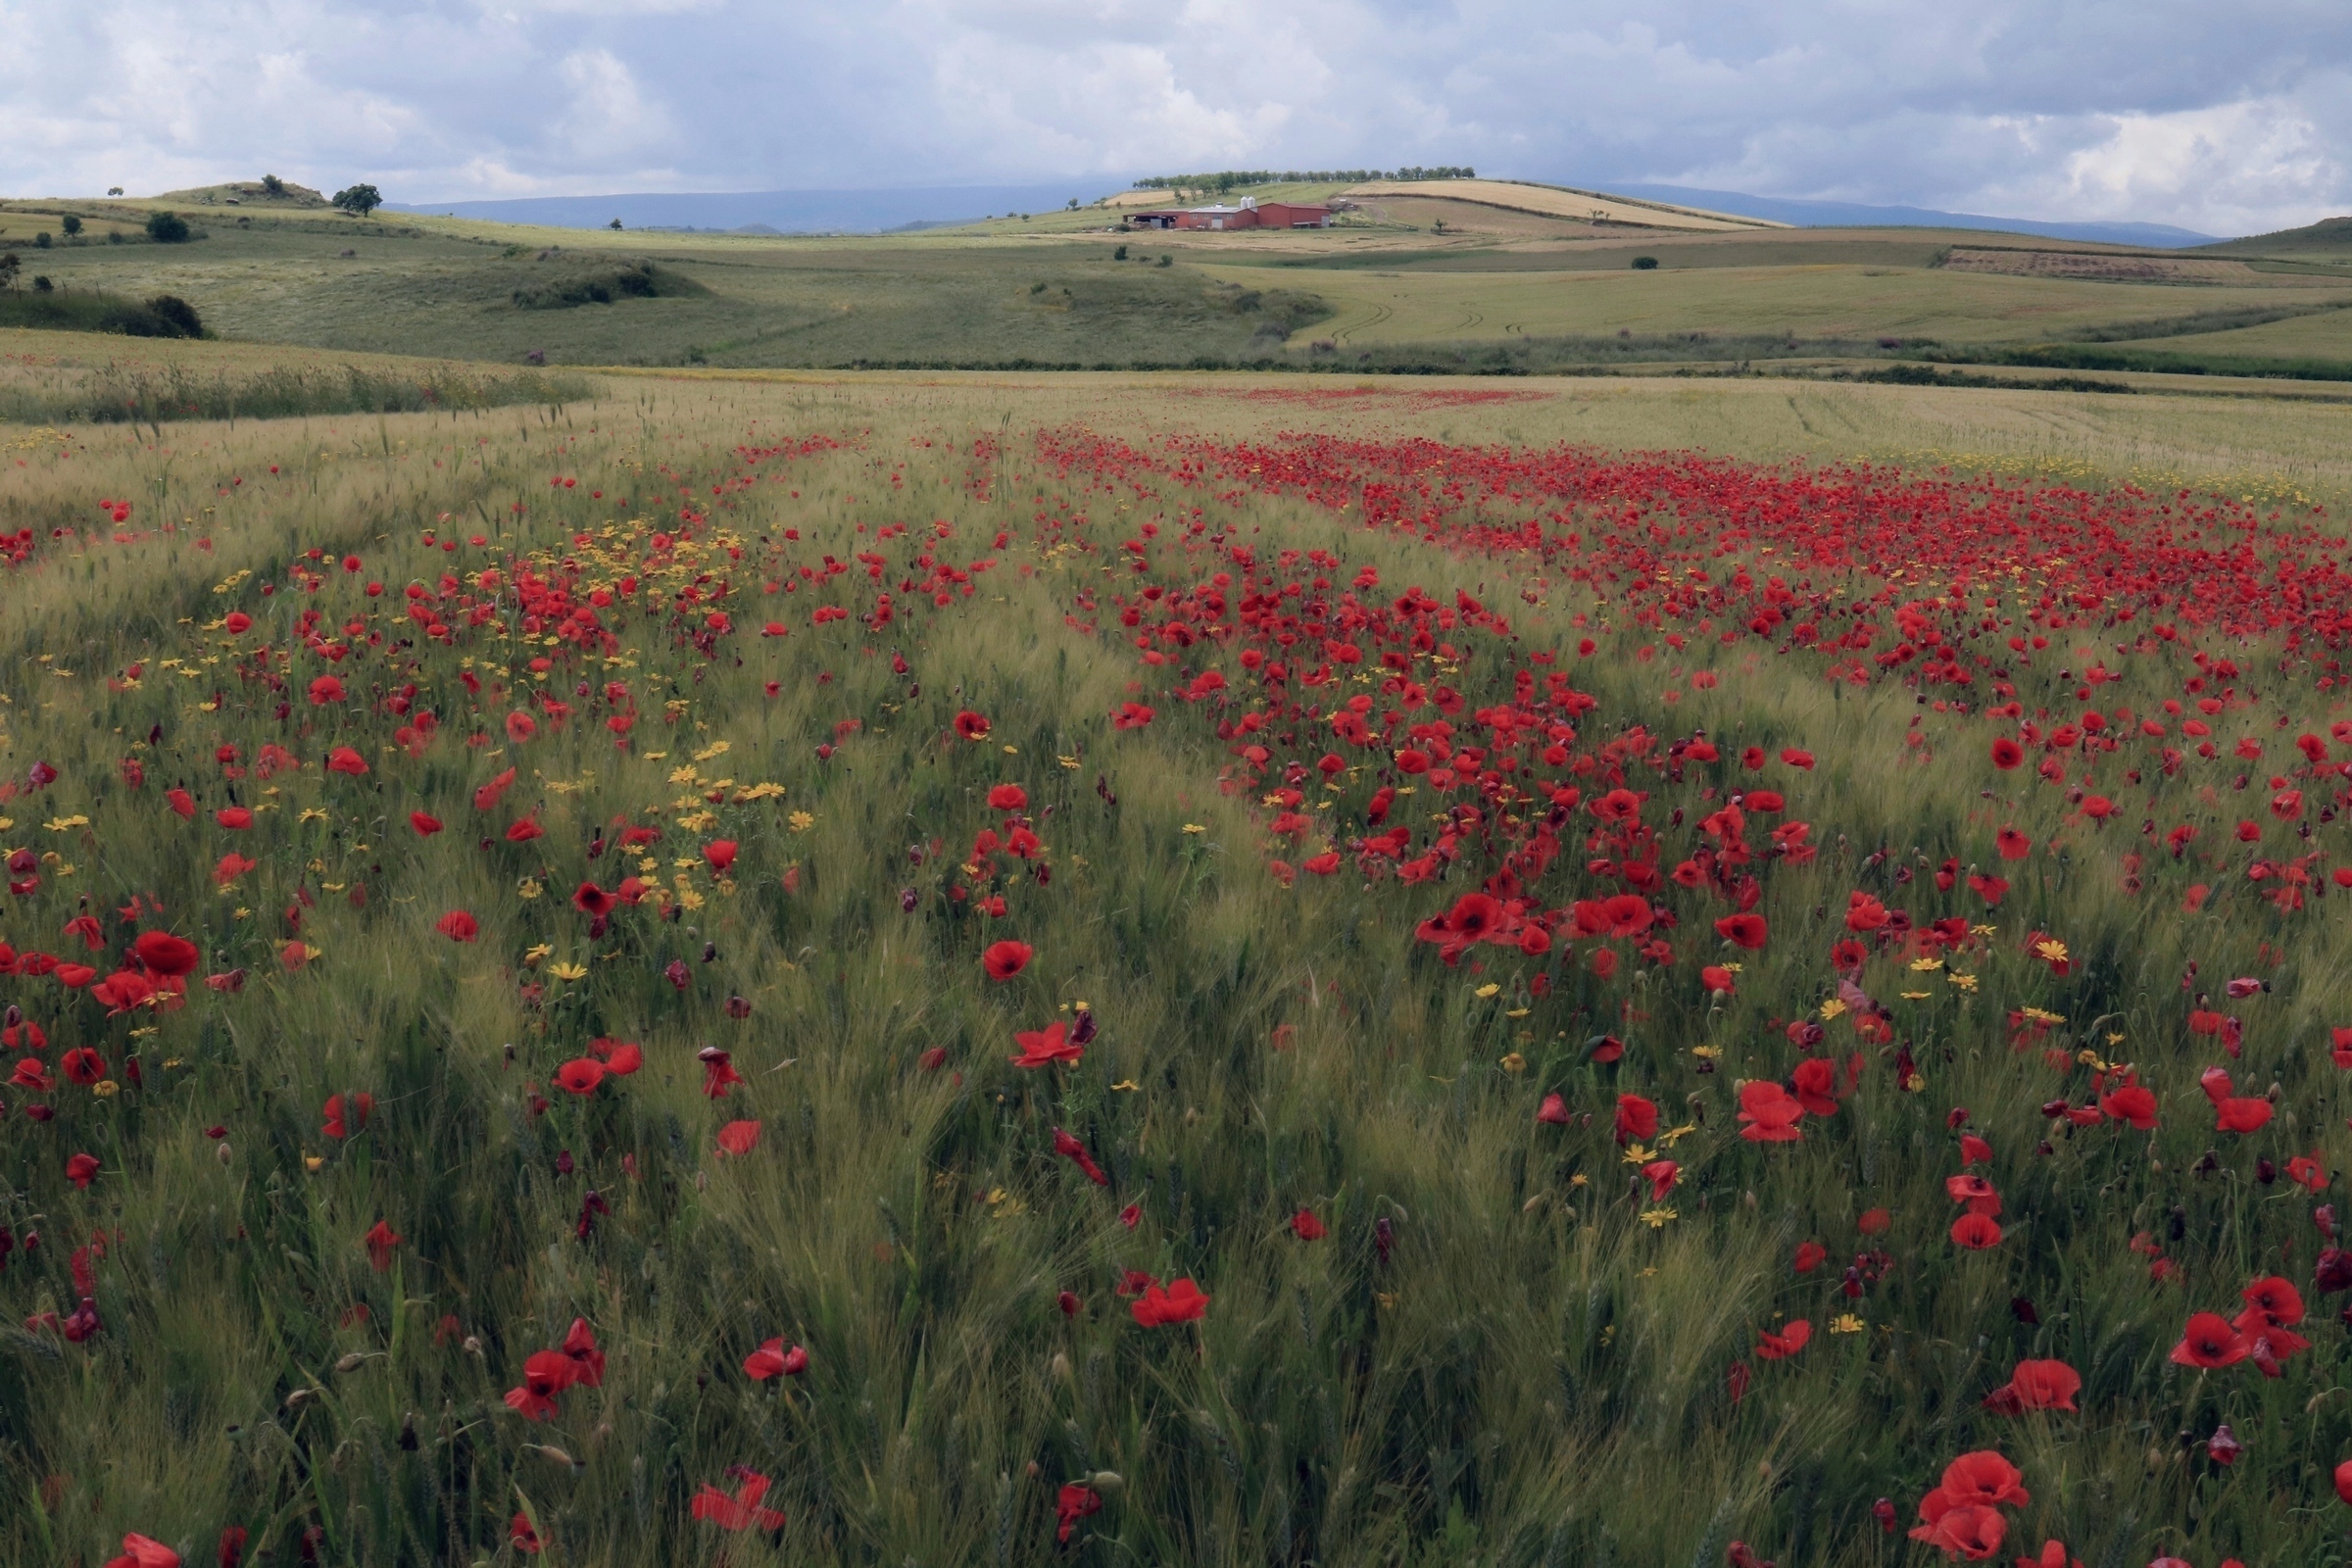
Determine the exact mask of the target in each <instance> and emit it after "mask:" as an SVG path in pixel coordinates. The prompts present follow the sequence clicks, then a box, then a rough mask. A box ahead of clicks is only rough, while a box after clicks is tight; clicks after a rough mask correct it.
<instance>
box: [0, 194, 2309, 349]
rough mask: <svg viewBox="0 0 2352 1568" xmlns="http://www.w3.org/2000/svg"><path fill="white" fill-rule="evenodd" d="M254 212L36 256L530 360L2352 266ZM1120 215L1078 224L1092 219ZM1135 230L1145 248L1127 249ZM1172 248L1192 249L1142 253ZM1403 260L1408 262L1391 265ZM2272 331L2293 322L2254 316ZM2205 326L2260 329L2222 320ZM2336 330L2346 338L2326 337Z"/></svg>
mask: <svg viewBox="0 0 2352 1568" xmlns="http://www.w3.org/2000/svg"><path fill="white" fill-rule="evenodd" d="M52 205H54V204H52ZM16 206H17V207H18V208H19V209H22V210H17V211H11V212H8V213H5V214H0V223H5V224H7V225H11V226H24V225H31V224H36V223H37V224H42V225H49V224H53V222H54V220H55V216H56V213H55V211H53V210H51V208H49V207H43V208H41V209H39V210H37V211H35V210H32V209H31V208H30V207H28V206H27V205H26V204H16ZM114 209H119V211H120V213H121V214H123V215H130V214H135V213H136V212H138V211H141V210H142V209H140V208H138V207H136V206H135V205H126V204H114ZM241 216H242V217H243V218H244V219H247V220H249V221H245V222H240V221H238V216H237V215H231V214H229V213H228V212H227V211H226V210H208V211H207V212H205V213H203V214H201V215H200V218H201V221H203V222H204V223H205V224H206V226H207V228H208V230H209V232H210V234H211V237H210V238H209V239H206V240H203V241H201V242H198V243H194V244H189V245H184V246H156V245H147V244H128V245H121V246H114V245H107V244H104V243H100V242H93V243H85V244H80V245H75V246H71V247H58V248H54V249H52V250H49V251H44V252H40V253H37V255H38V262H37V267H38V269H39V270H43V271H44V272H46V273H48V274H49V275H51V276H53V277H54V278H56V280H57V281H58V282H59V284H60V285H61V286H62V287H65V288H69V289H72V288H86V287H94V288H106V289H110V290H113V291H116V292H119V293H123V294H125V295H129V296H132V297H143V296H145V295H146V294H151V293H156V292H174V293H179V294H181V295H183V296H185V297H187V298H188V299H190V300H191V301H193V302H195V304H196V305H197V307H198V308H199V309H200V310H201V311H202V312H203V313H204V315H205V317H206V319H207V320H208V321H209V322H212V323H213V324H214V325H215V326H216V327H217V328H218V329H219V330H221V331H224V332H227V333H229V334H232V335H236V336H242V337H250V338H256V339H263V340H269V341H276V342H284V343H296V344H312V345H321V346H330V347H336V348H344V349H353V350H368V351H390V352H410V353H421V354H427V355H442V356H462V357H467V358H481V359H491V360H504V361H507V362H509V363H514V362H515V361H517V360H519V359H521V358H522V357H523V356H524V355H525V354H526V353H529V352H531V351H534V350H536V351H540V352H543V353H544V354H545V355H546V356H547V357H548V359H549V360H550V361H551V362H552V363H558V364H652V365H662V364H670V365H676V364H684V363H688V362H690V361H696V362H708V363H712V364H720V365H744V366H760V365H777V366H780V365H796V364H797V365H844V364H851V363H856V362H859V361H864V362H879V363H901V362H905V363H967V364H1001V363H1006V362H1012V361H1020V360H1027V361H1031V362H1034V363H1044V364H1080V365H1089V364H1095V365H1116V364H1125V363H1149V364H1189V363H1191V362H1193V361H1195V360H1197V359H1201V358H1207V359H1212V360H1232V359H1235V358H1238V357H1244V356H1248V355H1250V354H1252V353H1261V352H1264V351H1265V350H1266V349H1267V346H1268V344H1269V342H1273V343H1279V341H1280V339H1279V338H1274V339H1268V338H1267V337H1265V336H1264V335H1262V334H1263V331H1264V330H1266V329H1267V322H1268V320H1269V318H1272V319H1276V320H1277V322H1278V323H1280V322H1283V321H1288V322H1290V323H1293V324H1297V323H1306V324H1304V325H1301V326H1300V327H1299V330H1297V331H1294V332H1293V333H1292V334H1291V338H1290V341H1291V343H1292V345H1293V347H1294V348H1295V349H1296V348H1302V347H1303V346H1304V345H1305V344H1306V343H1308V342H1310V341H1313V340H1317V339H1334V340H1338V341H1342V342H1345V343H1347V344H1348V345H1350V346H1354V347H1371V346H1387V347H1390V348H1397V347H1402V348H1405V349H1407V350H1415V351H1416V352H1417V350H1416V346H1427V347H1428V348H1429V349H1430V350H1431V351H1432V352H1433V353H1436V354H1437V355H1438V357H1439V358H1441V359H1442V358H1443V350H1444V346H1445V345H1446V344H1448V343H1451V342H1464V343H1472V344H1476V343H1489V344H1494V343H1499V342H1502V341H1504V340H1505V339H1510V338H1522V337H1528V336H1534V337H1564V338H1578V337H1590V338H1595V339H1598V338H1612V339H1613V338H1615V336H1616V335H1617V334H1618V333H1620V332H1631V333H1633V334H1635V337H1636V340H1637V341H1636V342H1635V343H1634V345H1633V348H1632V350H1631V351H1629V352H1631V353H1633V354H1634V355H1635V356H1636V357H1657V356H1658V355H1659V354H1660V353H1662V352H1664V351H1665V349H1666V348H1667V346H1668V345H1669V344H1670V343H1671V341H1672V340H1673V339H1675V338H1676V337H1677V336H1678V335H1679V336H1687V335H1688V334H1690V333H1693V332H1705V333H1710V334H1716V335H1723V336H1732V337H1740V336H1754V337H1759V338H1761V337H1763V336H1764V335H1766V334H1781V333H1793V334H1795V335H1796V336H1798V337H1799V338H1800V339H1814V340H1821V341H1825V342H1843V343H1847V344H1852V345H1858V346H1860V347H1862V348H1864V349H1867V348H1868V346H1869V345H1870V344H1871V343H1873V342H1874V341H1876V340H1877V339H1879V338H1881V337H1887V338H1893V339H1896V340H1901V341H1906V342H1909V341H1916V340H1918V339H1921V338H1931V339H1936V340H1939V341H1942V342H1945V343H1947V344H1950V345H1955V346H1961V347H1977V348H1991V347H1997V346H2000V345H2004V344H2019V343H2046V342H2053V341H2064V340H2065V339H2066V338H2067V336H2068V334H2069V333H2071V332H2077V331H2082V330H2084V329H2091V328H2096V329H2100V330H2102V331H2104V330H2110V329H2115V328H2118V327H2119V326H2120V327H2127V328H2128V327H2131V325H2132V324H2133V323H2145V322H2152V321H2160V320H2168V319H2175V318H2180V317H2183V316H2191V315H2195V314H2197V313H2200V312H2208V311H2219V310H2227V309H2230V308H2234V307H2240V306H2247V307H2252V306H2259V305H2263V304H2267V303H2272V302H2275V301H2277V300H2285V299H2293V298H2303V297H2316V298H2323V299H2325V298H2330V297H2333V296H2334V294H2335V293H2337V292H2339V290H2337V289H2335V288H2333V287H2331V284H2332V281H2333V280H2332V279H2330V278H2328V277H2326V276H2312V275H2305V274H2287V273H2281V274H2278V275H2276V276H2266V278H2265V281H2264V282H2263V283H2262V284H2260V285H2254V286H2248V287H2244V288H2238V287H2175V286H2160V285H2149V284H2133V283H2107V282H2090V281H2078V280H2062V279H2050V278H2033V277H2011V276H1998V275H1985V274H1969V273H1957V272H1951V271H1947V270H1940V269H1938V268H1937V267H1936V265H1935V264H1936V261H1937V259H1938V258H1939V257H1940V256H1941V254H1942V253H1943V250H1944V249H1945V248H1946V247H1947V246H1948V245H1949V244H1950V243H1952V241H1953V239H1954V237H1955V236H1952V235H1948V234H1934V235H1931V234H1927V233H1924V232H1921V231H1903V230H1857V231H1853V232H1851V233H1844V232H1839V233H1834V234H1833V233H1823V232H1805V231H1788V232H1785V233H1779V232H1775V233H1765V232H1753V233H1744V234H1732V235H1722V236H1715V235H1674V234H1664V233H1661V234H1656V235H1643V236H1636V237H1628V236H1626V235H1624V234H1615V235H1610V236H1606V237H1598V238H1594V237H1579V236H1580V235H1589V231H1587V230H1578V229H1576V228H1574V226H1573V225H1564V226H1561V227H1560V228H1559V229H1558V231H1557V232H1550V231H1545V232H1542V233H1537V232H1533V231H1531V232H1527V233H1501V232H1497V233H1489V234H1469V235H1463V236H1460V237H1458V238H1457V237H1455V236H1452V235H1447V236H1443V237H1441V236H1438V235H1436V234H1434V233H1431V232H1426V231H1424V232H1407V231H1404V230H1362V231H1341V232H1332V233H1316V234H1279V235H1235V236H1179V235H1170V234H1135V235H1128V236H1118V235H1110V234H1103V233H1078V232H1063V233H1050V232H1044V231H1035V232H1032V231H1028V230H1025V229H1024V230H1022V234H1021V235H1020V236H1018V237H1016V235H1015V234H1014V232H1013V228H1008V227H1006V226H1005V225H1004V224H993V225H983V226H982V227H981V228H976V229H972V230H966V231H957V232H948V233H932V234H924V235H910V236H898V237H883V238H868V239H803V240H760V239H751V238H740V237H721V236H700V235H698V236H682V235H649V234H633V233H619V234H615V233H612V232H609V231H605V230H588V231H568V230H546V229H530V228H517V227H508V226H504V225H497V224H487V223H481V222H473V221H452V220H440V219H414V220H411V219H403V220H402V221H397V222H372V223H359V222H355V221H350V220H346V219H342V218H328V217H306V216H303V215H299V214H294V215H289V214H285V213H269V212H254V213H247V214H243V215H241ZM1103 216H1105V215H1104V214H1103V212H1100V211H1093V212H1092V215H1091V217H1090V215H1089V213H1080V214H1074V215H1062V217H1061V218H1058V219H1055V220H1054V222H1055V223H1056V224H1059V225H1061V226H1062V227H1063V228H1068V229H1077V228H1082V227H1087V226H1093V225H1095V224H1096V223H1097V221H1099V220H1100V219H1102V218H1103ZM1018 226H1019V225H1014V227H1018ZM1121 244H1124V245H1126V246H1127V247H1128V248H1129V250H1130V253H1131V256H1133V257H1134V258H1138V259H1135V260H1130V261H1129V262H1127V263H1125V264H1120V263H1117V262H1114V261H1113V260H1112V259H1111V255H1112V251H1113V248H1114V247H1115V246H1117V245H1121ZM345 250H350V251H352V252H353V253H354V254H352V255H351V256H349V257H346V256H344V255H342V254H341V253H342V252H343V251H345ZM1641 254H1654V255H1656V256H1658V257H1659V258H1660V259H1661V261H1662V262H1663V263H1664V265H1663V266H1662V267H1661V268H1660V269H1659V270H1656V271H1654V272H1650V273H1646V274H1635V273H1633V272H1632V271H1631V270H1629V268H1628V266H1627V264H1628V263H1629V262H1630V261H1631V260H1632V259H1633V257H1634V256H1636V255H1641ZM1160 257H1171V258H1174V259H1175V261H1176V263H1177V265H1175V266H1173V267H1168V268H1159V267H1155V266H1152V265H1149V263H1148V262H1147V261H1146V260H1143V258H1149V259H1152V260H1156V259H1158V258H1160ZM643 258H651V259H654V260H656V261H658V262H659V263H660V264H661V265H662V267H663V268H664V269H665V270H667V271H668V272H669V273H671V274H674V275H675V276H676V277H678V278H680V279H682V280H683V281H684V283H685V284H686V285H687V286H688V287H689V288H690V289H699V290H702V291H703V292H700V293H694V294H692V295H691V297H679V298H664V299H650V300H625V301H622V302H620V303H617V304H613V305H610V306H602V305H599V306H583V307H580V308H577V309H571V310H521V309H516V308H515V306H514V304H513V297H514V295H515V292H516V291H517V290H524V291H533V292H537V293H541V294H545V293H548V292H550V291H554V290H560V288H561V287H562V286H563V284H564V279H565V278H567V277H570V278H577V277H579V276H584V275H587V274H589V273H593V272H595V271H596V270H598V269H600V268H607V267H619V266H624V265H628V264H631V263H633V262H635V261H636V260H638V259H643ZM1319 261H1328V262H1330V263H1331V265H1329V266H1318V265H1316V264H1317V263H1318V262H1319ZM1390 271H1395V272H1397V274H1399V275H1397V276H1396V277H1393V278H1392V277H1384V276H1379V275H1376V274H1380V273H1385V272H1390ZM1040 284H1043V285H1044V287H1043V288H1042V289H1041V288H1039V287H1038V285H1040ZM1245 289H1247V290H1257V291H1265V290H1268V289H1277V290H1283V291H1287V292H1289V293H1291V294H1293V295H1299V296H1313V297H1315V298H1318V299H1320V300H1322V301H1324V302H1326V303H1327V307H1328V313H1326V312H1324V311H1319V310H1318V309H1317V308H1316V307H1315V306H1313V305H1312V304H1311V303H1309V302H1308V301H1305V300H1299V301H1297V302H1296V303H1295V304H1294V303H1292V302H1286V301H1283V300H1275V301H1272V302H1270V304H1269V306H1268V308H1265V309H1261V310H1259V311H1256V312H1251V311H1248V310H1240V309H1236V308H1235V304H1234V301H1235V296H1236V294H1237V293H1238V292H1240V291H1242V290H1245ZM1326 314H1327V316H1328V319H1321V320H1317V319H1315V318H1316V317H1317V316H1319V315H1326ZM2273 340H2277V341H2280V342H2288V341H2292V340H2293V334H2292V333H2291V332H2290V331H2288V330H2285V329H2279V330H2277V331H2274V332H2272V333H2271V334H2270V335H2269V337H2268V338H2257V339H2251V340H2249V342H2251V343H2255V344H2261V343H2265V342H2270V341H2273ZM2331 341H2332V340H2328V342H2329V343H2331ZM2190 347H2191V348H2192V349H2194V350H2196V351H2200V352H2211V353H2223V352H2235V351H2234V350H2233V349H2231V347H2230V345H2228V344H2225V343H2223V342H2221V341H2219V340H2218V339H2216V340H2210V341H2208V340H2200V341H2199V342H2198V343H2196V344H2193V345H2190ZM2322 350H2323V351H2325V352H2327V353H2333V352H2335V351H2334V349H2333V348H2332V347H2329V346H2328V344H2327V343H2323V344H2322ZM2263 352H2266V351H2265V350H2264V349H2261V348H2259V347H2255V348H2249V349H2248V350H2246V351H2245V355H2244V356H2243V358H2245V359H2246V360H2247V362H2248V363H2254V360H2253V357H2254V356H2256V355H2258V354H2261V353H2263ZM1575 357H1576V356H1573V355H1572V356H1570V358H1575Z"/></svg>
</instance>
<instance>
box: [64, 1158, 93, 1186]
mask: <svg viewBox="0 0 2352 1568" xmlns="http://www.w3.org/2000/svg"><path fill="white" fill-rule="evenodd" d="M97 1174H98V1161H97V1159H96V1158H95V1157H94V1156H92V1155H89V1154H70V1155H68V1156H67V1157H66V1180H68V1181H70V1182H72V1183H73V1185H74V1186H76V1187H82V1188H86V1187H88V1186H89V1185H90V1181H91V1178H93V1177H95V1176H96V1175H97Z"/></svg>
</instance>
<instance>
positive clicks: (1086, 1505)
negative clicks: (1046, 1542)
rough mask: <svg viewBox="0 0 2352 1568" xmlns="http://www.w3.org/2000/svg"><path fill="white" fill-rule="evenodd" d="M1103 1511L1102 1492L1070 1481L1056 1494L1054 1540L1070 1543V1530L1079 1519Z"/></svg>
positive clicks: (1063, 1543)
mask: <svg viewBox="0 0 2352 1568" xmlns="http://www.w3.org/2000/svg"><path fill="white" fill-rule="evenodd" d="M1102 1511H1103V1497H1102V1495H1101V1494H1100V1493H1098V1492H1096V1491H1095V1489H1094V1488H1092V1487H1086V1486H1081V1485H1079V1484H1078V1483H1077V1482H1075V1481H1073V1482H1070V1483H1068V1484H1067V1485H1065V1486H1064V1487H1063V1488H1062V1489H1061V1491H1060V1492H1059V1493H1057V1494H1055V1495H1054V1519H1055V1521H1056V1526H1055V1529H1054V1541H1056V1542H1057V1543H1059V1544H1062V1545H1065V1546H1066V1545H1068V1544H1069V1542H1070V1531H1071V1530H1072V1529H1073V1528H1075V1527H1076V1525H1077V1523H1078V1521H1079V1520H1081V1519H1086V1518H1091V1517H1092V1516H1094V1515H1095V1514H1098V1513H1101V1512H1102Z"/></svg>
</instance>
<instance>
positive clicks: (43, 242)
mask: <svg viewBox="0 0 2352 1568" xmlns="http://www.w3.org/2000/svg"><path fill="white" fill-rule="evenodd" d="M49 245H50V239H49V231H48V230H47V229H45V228H44V229H42V230H41V231H40V232H39V233H38V234H35V235H33V236H32V248H33V249H34V250H36V251H45V250H47V249H48V248H49Z"/></svg>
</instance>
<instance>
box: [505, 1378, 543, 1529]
mask: <svg viewBox="0 0 2352 1568" xmlns="http://www.w3.org/2000/svg"><path fill="white" fill-rule="evenodd" d="M514 1400H515V1396H514V1395H512V1394H510V1395H508V1396H507V1402H508V1403H510V1404H512V1403H514ZM517 1408H520V1407H519V1406H517ZM524 1413H525V1414H526V1415H527V1414H529V1412H528V1411H525V1412H524ZM532 1419H534V1420H537V1419H539V1418H538V1417H536V1416H534V1417H532ZM507 1539H508V1540H509V1541H510V1542H512V1543H514V1545H515V1550H516V1551H519V1552H521V1553H522V1554H523V1555H524V1556H526V1557H536V1556H537V1555H539V1553H540V1551H541V1550H543V1549H544V1548H545V1546H546V1543H545V1542H543V1541H541V1540H540V1539H539V1532H538V1530H537V1528H536V1527H534V1526H533V1525H532V1523H531V1516H530V1515H529V1514H526V1513H517V1514H515V1517H514V1518H512V1519H510V1520H508V1521H507Z"/></svg>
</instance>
